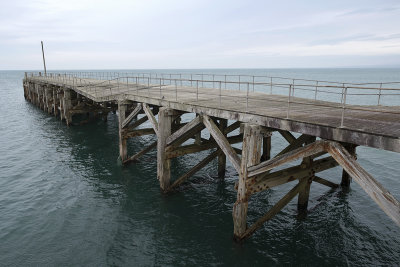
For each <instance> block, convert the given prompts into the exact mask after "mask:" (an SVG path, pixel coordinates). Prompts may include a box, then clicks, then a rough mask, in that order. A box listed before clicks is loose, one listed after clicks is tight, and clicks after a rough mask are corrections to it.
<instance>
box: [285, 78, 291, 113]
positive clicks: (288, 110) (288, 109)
mask: <svg viewBox="0 0 400 267" xmlns="http://www.w3.org/2000/svg"><path fill="white" fill-rule="evenodd" d="M291 93H292V85H291V84H290V85H289V96H288V107H287V113H286V119H289V114H290V96H291Z"/></svg>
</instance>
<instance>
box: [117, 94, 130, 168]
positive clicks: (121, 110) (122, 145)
mask: <svg viewBox="0 0 400 267" xmlns="http://www.w3.org/2000/svg"><path fill="white" fill-rule="evenodd" d="M125 112H126V103H125V102H123V101H118V126H119V127H118V128H119V134H118V137H119V156H120V158H121V161H122V162H124V161H125V160H126V159H127V157H128V149H127V146H126V138H125V137H124V136H123V134H122V123H123V121H124V120H125Z"/></svg>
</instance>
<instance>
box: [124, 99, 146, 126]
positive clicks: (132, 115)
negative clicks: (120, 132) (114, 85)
mask: <svg viewBox="0 0 400 267" xmlns="http://www.w3.org/2000/svg"><path fill="white" fill-rule="evenodd" d="M141 110H142V104H140V103H138V104H137V106H136V108H135V109H134V110H133V111H132V112H131V114H129V116H128V117H127V118H126V119H125V120H124V121H123V122H122V128H125V127H126V125H128V124H129V123H130V122H131V121H132V120H133V118H134V117H135V116H136V115H138V114H139V112H140V111H141Z"/></svg>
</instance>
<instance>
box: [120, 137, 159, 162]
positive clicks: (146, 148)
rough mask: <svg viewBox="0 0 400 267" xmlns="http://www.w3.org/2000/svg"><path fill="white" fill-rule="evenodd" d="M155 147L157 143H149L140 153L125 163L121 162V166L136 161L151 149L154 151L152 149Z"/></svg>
mask: <svg viewBox="0 0 400 267" xmlns="http://www.w3.org/2000/svg"><path fill="white" fill-rule="evenodd" d="M156 147H157V141H155V142H153V143H151V145H149V146H147V147H145V148H144V149H142V150H141V151H139V152H138V153H136V154H135V155H133V156H131V157H129V158H128V159H127V160H125V161H124V162H123V164H126V163H128V162H131V161H136V160H138V159H139V158H140V157H141V156H143V155H144V154H146V153H148V152H150V151H151V150H152V149H154V148H156Z"/></svg>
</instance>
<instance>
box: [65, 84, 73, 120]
mask: <svg viewBox="0 0 400 267" xmlns="http://www.w3.org/2000/svg"><path fill="white" fill-rule="evenodd" d="M63 100H64V102H63V110H64V118H65V122H66V123H67V125H68V126H69V125H70V123H71V122H72V116H71V114H70V112H69V111H70V109H71V108H72V102H71V90H70V89H65V88H64V98H63Z"/></svg>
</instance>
